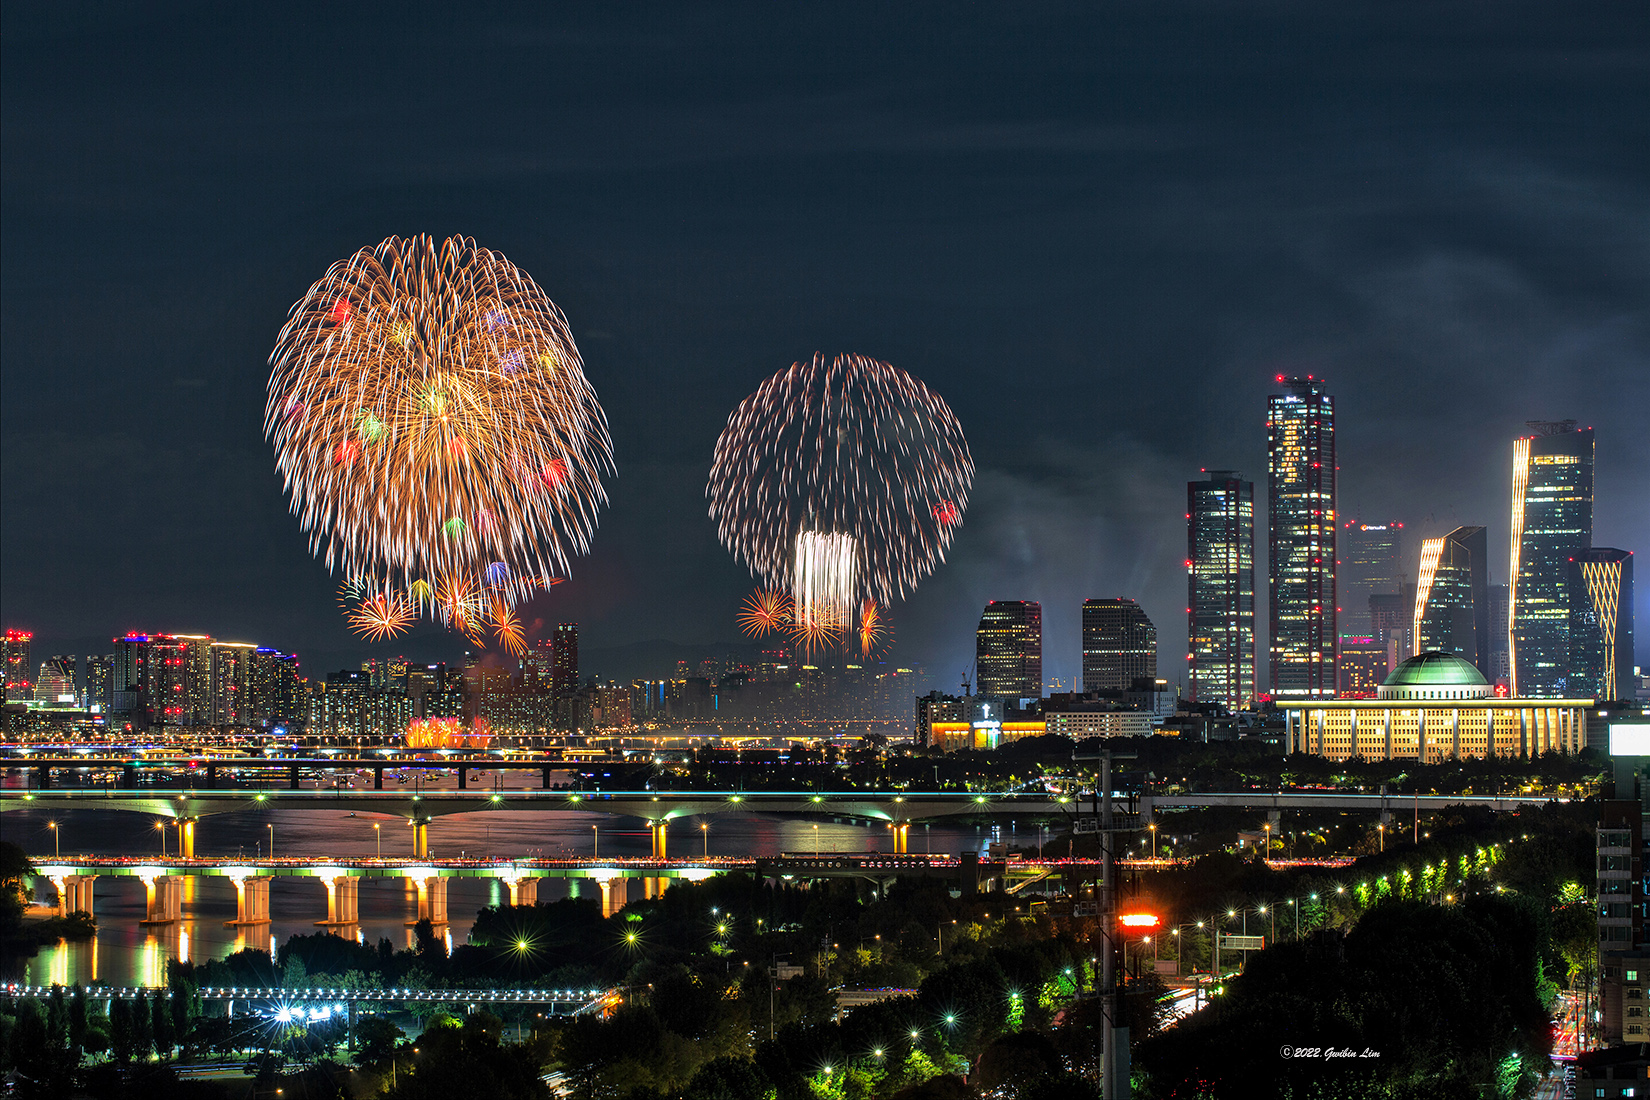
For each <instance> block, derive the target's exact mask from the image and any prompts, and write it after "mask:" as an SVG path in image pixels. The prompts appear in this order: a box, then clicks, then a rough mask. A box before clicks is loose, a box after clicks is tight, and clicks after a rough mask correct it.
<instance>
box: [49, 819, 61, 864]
mask: <svg viewBox="0 0 1650 1100" xmlns="http://www.w3.org/2000/svg"><path fill="white" fill-rule="evenodd" d="M46 828H48V829H50V830H51V831H52V856H53V858H55V859H62V858H63V845H62V839H63V835H62V834H61V833H59V832H58V831H57V822H55V821H48V822H46Z"/></svg>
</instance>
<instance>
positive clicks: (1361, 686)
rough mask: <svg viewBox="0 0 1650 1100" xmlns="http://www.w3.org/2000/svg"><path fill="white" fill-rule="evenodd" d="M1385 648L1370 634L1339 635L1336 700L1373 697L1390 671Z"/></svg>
mask: <svg viewBox="0 0 1650 1100" xmlns="http://www.w3.org/2000/svg"><path fill="white" fill-rule="evenodd" d="M1389 656H1390V655H1389V654H1388V652H1387V647H1386V646H1385V645H1384V644H1382V643H1381V642H1380V641H1379V640H1378V639H1376V638H1375V637H1374V636H1373V635H1370V634H1342V635H1341V656H1340V661H1339V664H1338V667H1339V672H1340V678H1341V690H1340V692H1339V693H1338V695H1337V698H1340V699H1373V698H1375V693H1376V692H1377V691H1378V690H1379V689H1380V686H1381V684H1382V682H1383V681H1385V680H1386V678H1387V674H1388V673H1389V672H1391V671H1392V667H1393V665H1392V662H1391V661H1390V660H1389Z"/></svg>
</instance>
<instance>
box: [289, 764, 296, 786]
mask: <svg viewBox="0 0 1650 1100" xmlns="http://www.w3.org/2000/svg"><path fill="white" fill-rule="evenodd" d="M287 786H289V787H291V788H292V789H293V790H297V789H298V765H296V764H294V765H292V767H290V768H288V769H287Z"/></svg>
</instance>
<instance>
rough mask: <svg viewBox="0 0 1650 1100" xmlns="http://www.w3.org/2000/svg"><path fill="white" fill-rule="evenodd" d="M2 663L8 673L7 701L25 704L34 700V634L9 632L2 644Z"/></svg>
mask: <svg viewBox="0 0 1650 1100" xmlns="http://www.w3.org/2000/svg"><path fill="white" fill-rule="evenodd" d="M0 646H3V648H0V663H4V665H5V672H6V692H5V701H6V702H8V703H12V702H23V701H26V700H29V699H32V698H34V680H33V676H34V634H33V633H31V632H30V631H27V630H8V631H6V635H5V640H4V641H3V642H0Z"/></svg>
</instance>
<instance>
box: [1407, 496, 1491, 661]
mask: <svg viewBox="0 0 1650 1100" xmlns="http://www.w3.org/2000/svg"><path fill="white" fill-rule="evenodd" d="M1488 558H1489V540H1488V539H1487V537H1486V535H1485V532H1484V528H1482V527H1457V528H1456V529H1455V530H1453V531H1451V532H1450V533H1449V534H1447V535H1444V536H1443V537H1442V538H1436V539H1426V540H1425V541H1423V542H1422V543H1421V565H1420V570H1419V572H1417V573H1416V582H1415V625H1414V628H1413V629H1414V633H1415V652H1416V653H1427V652H1430V651H1434V650H1436V651H1438V652H1440V653H1452V654H1454V655H1455V656H1457V657H1460V658H1461V659H1462V660H1464V661H1466V662H1467V663H1468V664H1471V665H1472V666H1474V667H1475V668H1477V669H1478V671H1479V672H1482V673H1483V674H1484V679H1485V680H1492V679H1493V678H1494V671H1495V670H1494V666H1493V665H1492V663H1491V650H1492V646H1491V644H1490V565H1489V560H1488ZM1412 656H1413V654H1412Z"/></svg>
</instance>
